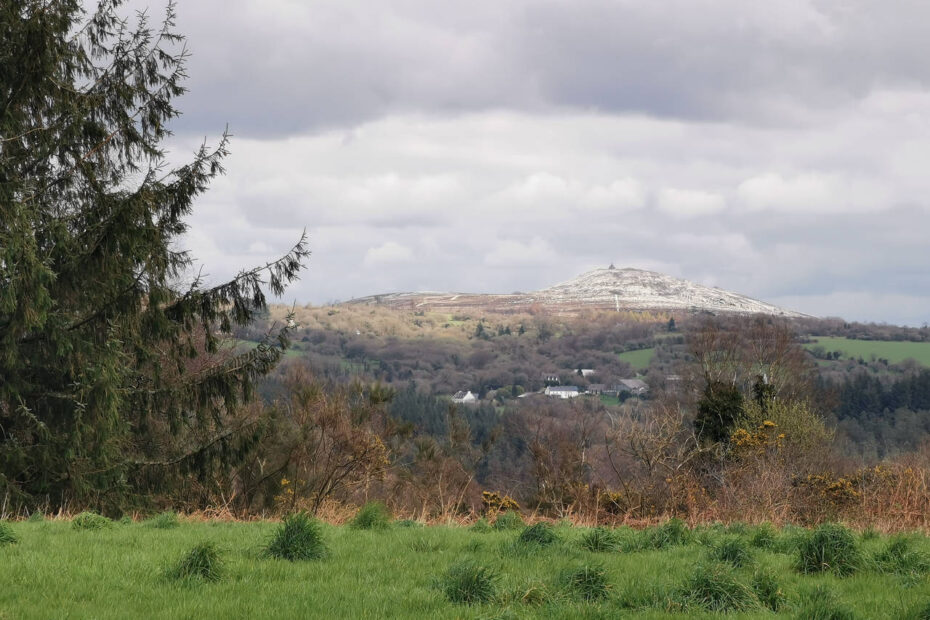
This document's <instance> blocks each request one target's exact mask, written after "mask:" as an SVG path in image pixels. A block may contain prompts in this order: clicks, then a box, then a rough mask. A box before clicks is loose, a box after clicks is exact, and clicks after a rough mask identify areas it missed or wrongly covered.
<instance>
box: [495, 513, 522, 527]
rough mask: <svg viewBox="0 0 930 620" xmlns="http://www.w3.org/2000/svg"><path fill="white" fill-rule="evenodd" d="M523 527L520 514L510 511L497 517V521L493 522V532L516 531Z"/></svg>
mask: <svg viewBox="0 0 930 620" xmlns="http://www.w3.org/2000/svg"><path fill="white" fill-rule="evenodd" d="M525 525H526V523H525V522H524V521H523V517H521V516H520V513H519V512H514V511H512V510H508V511H507V512H503V513H501V514H499V515H497V519H495V520H494V529H495V530H518V529H520V528H521V527H524V526H525Z"/></svg>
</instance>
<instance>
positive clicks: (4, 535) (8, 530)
mask: <svg viewBox="0 0 930 620" xmlns="http://www.w3.org/2000/svg"><path fill="white" fill-rule="evenodd" d="M17 542H19V538H17V536H16V532H14V531H13V528H12V527H10V524H9V523H4V522H3V521H0V547H2V546H4V545H15V544H16V543H17Z"/></svg>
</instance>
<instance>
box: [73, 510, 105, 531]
mask: <svg viewBox="0 0 930 620" xmlns="http://www.w3.org/2000/svg"><path fill="white" fill-rule="evenodd" d="M112 525H113V522H112V521H111V520H110V519H108V518H106V517H104V516H103V515H98V514H97V513H96V512H82V513H81V514H79V515H77V516H76V517H74V518H73V519H71V527H72V529H75V530H102V529H104V528H107V527H110V526H112Z"/></svg>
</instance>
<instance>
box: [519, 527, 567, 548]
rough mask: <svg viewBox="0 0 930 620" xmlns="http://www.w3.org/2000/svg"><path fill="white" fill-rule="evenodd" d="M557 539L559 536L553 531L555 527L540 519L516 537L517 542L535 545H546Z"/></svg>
mask: <svg viewBox="0 0 930 620" xmlns="http://www.w3.org/2000/svg"><path fill="white" fill-rule="evenodd" d="M558 541H559V536H558V534H556V533H555V529H553V527H552V526H551V525H549V524H548V523H544V522H542V521H540V522H539V523H534V524H533V525H531V526H529V527H527V528H526V529H524V530H523V531H522V532H520V536H518V537H517V542H518V543H520V544H521V545H535V546H537V547H548V546H549V545H552V544H554V543H557V542H558Z"/></svg>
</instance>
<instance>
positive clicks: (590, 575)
mask: <svg viewBox="0 0 930 620" xmlns="http://www.w3.org/2000/svg"><path fill="white" fill-rule="evenodd" d="M560 581H561V582H562V584H563V585H564V586H565V589H566V590H568V591H569V592H570V593H571V594H572V595H574V596H577V597H579V598H582V599H584V600H585V601H599V600H601V599H605V598H607V595H609V594H610V589H611V587H612V586H611V584H610V582H609V581H608V579H607V571H605V570H604V567H603V566H596V565H595V566H591V565H587V564H586V565H584V566H580V567H578V568H575V569H569V570H566V571H565V572H563V573H562V577H561V579H560Z"/></svg>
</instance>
